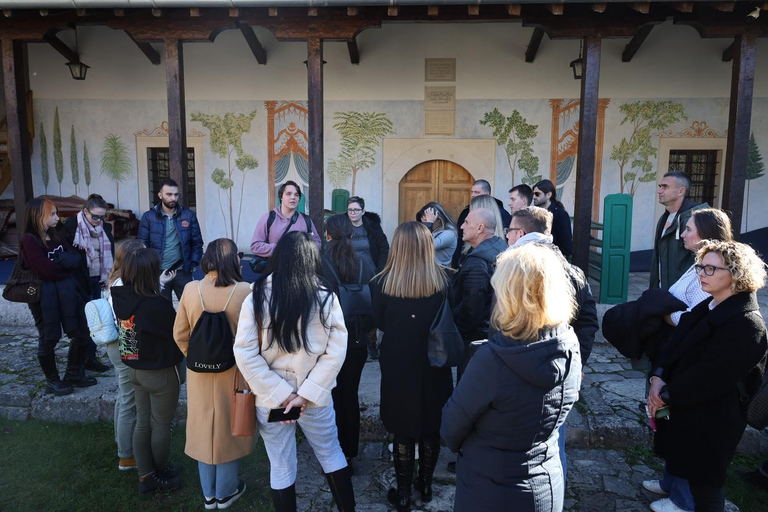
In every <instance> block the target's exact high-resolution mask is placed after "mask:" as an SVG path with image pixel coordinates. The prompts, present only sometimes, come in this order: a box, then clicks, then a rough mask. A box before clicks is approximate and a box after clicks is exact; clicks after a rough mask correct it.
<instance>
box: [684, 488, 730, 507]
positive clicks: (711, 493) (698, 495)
mask: <svg viewBox="0 0 768 512" xmlns="http://www.w3.org/2000/svg"><path fill="white" fill-rule="evenodd" d="M689 485H690V488H691V495H692V496H693V504H694V506H695V508H696V512H723V511H724V510H725V488H724V487H712V486H708V485H697V484H694V483H693V482H689Z"/></svg>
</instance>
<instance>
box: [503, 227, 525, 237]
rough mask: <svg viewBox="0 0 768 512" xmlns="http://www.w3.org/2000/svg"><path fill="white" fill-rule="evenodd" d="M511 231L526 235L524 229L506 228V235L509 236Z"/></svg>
mask: <svg viewBox="0 0 768 512" xmlns="http://www.w3.org/2000/svg"><path fill="white" fill-rule="evenodd" d="M510 231H522V232H523V234H525V231H524V230H523V229H522V228H504V235H505V236H506V235H508V234H509V232H510Z"/></svg>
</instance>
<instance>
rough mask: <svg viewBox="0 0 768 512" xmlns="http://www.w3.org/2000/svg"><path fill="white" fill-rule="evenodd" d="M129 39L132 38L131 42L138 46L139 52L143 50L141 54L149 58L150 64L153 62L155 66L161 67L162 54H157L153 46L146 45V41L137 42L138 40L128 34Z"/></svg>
mask: <svg viewBox="0 0 768 512" xmlns="http://www.w3.org/2000/svg"><path fill="white" fill-rule="evenodd" d="M128 37H130V38H131V41H133V42H134V43H136V46H138V47H139V50H141V52H142V53H143V54H144V55H146V56H147V58H148V59H149V62H151V63H152V64H154V65H155V66H159V65H160V54H159V53H157V50H155V49H154V48H153V47H152V45H151V44H149V43H146V42H144V41H137V40H136V39H134V38H133V36H132V35H131V34H128Z"/></svg>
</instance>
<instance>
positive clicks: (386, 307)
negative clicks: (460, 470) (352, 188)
mask: <svg viewBox="0 0 768 512" xmlns="http://www.w3.org/2000/svg"><path fill="white" fill-rule="evenodd" d="M448 291H449V289H448V283H447V278H446V277H445V274H444V273H443V270H442V267H441V266H440V265H439V264H438V263H437V262H436V261H435V247H434V243H433V241H432V235H431V234H430V232H429V230H428V229H427V228H426V227H424V225H423V224H421V223H419V222H406V223H404V224H401V225H400V226H399V227H398V228H397V229H396V230H395V234H394V237H393V238H392V244H391V245H390V250H389V258H388V259H387V265H386V267H385V268H384V270H383V271H382V272H381V273H380V274H379V275H377V276H376V277H374V278H373V280H372V281H371V297H372V299H373V317H374V320H375V322H376V327H378V328H379V329H380V330H381V331H383V332H384V336H383V338H382V341H381V356H380V358H379V364H380V365H381V408H380V410H381V420H382V421H383V422H384V426H385V427H386V428H387V430H388V431H389V432H391V433H393V434H394V441H393V447H392V452H393V454H392V455H393V458H394V464H395V477H396V480H397V488H392V489H389V492H388V494H387V500H388V501H389V502H390V504H392V505H394V506H395V507H396V509H397V510H398V511H403V510H410V505H411V485H412V477H413V467H414V455H415V443H416V442H418V443H419V455H420V458H419V471H418V477H417V479H416V489H417V490H418V491H419V493H420V494H421V501H422V502H424V503H426V502H429V501H431V500H432V475H433V474H434V471H435V466H436V465H437V458H438V456H439V454H440V434H439V432H440V411H441V410H442V407H443V404H444V403H445V401H446V400H447V399H448V397H449V396H450V394H451V389H452V387H453V380H452V376H451V369H450V368H433V367H431V366H430V364H429V359H428V356H427V336H428V335H429V328H430V326H431V325H432V321H433V320H434V319H435V316H436V315H437V312H438V311H439V310H440V308H441V307H442V304H443V301H444V300H446V295H450V294H449V293H448Z"/></svg>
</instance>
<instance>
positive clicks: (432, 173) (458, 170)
mask: <svg viewBox="0 0 768 512" xmlns="http://www.w3.org/2000/svg"><path fill="white" fill-rule="evenodd" d="M474 182H475V179H474V178H473V177H472V175H471V174H469V172H467V170H466V169H465V168H464V167H462V166H460V165H459V164H456V163H454V162H449V161H447V160H429V161H427V162H422V163H420V164H419V165H417V166H416V167H414V168H413V169H411V170H410V171H408V174H406V175H405V176H403V179H402V180H400V215H399V222H400V223H403V222H405V221H409V220H416V212H418V211H419V210H420V209H421V207H422V206H424V205H425V204H427V203H428V202H430V201H437V202H438V203H440V204H442V205H443V208H445V211H446V212H448V215H450V216H451V218H452V219H453V221H454V222H456V221H457V220H458V218H459V214H460V213H461V210H463V209H464V207H465V206H467V205H468V204H469V199H470V189H471V188H472V184H473V183H474Z"/></svg>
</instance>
